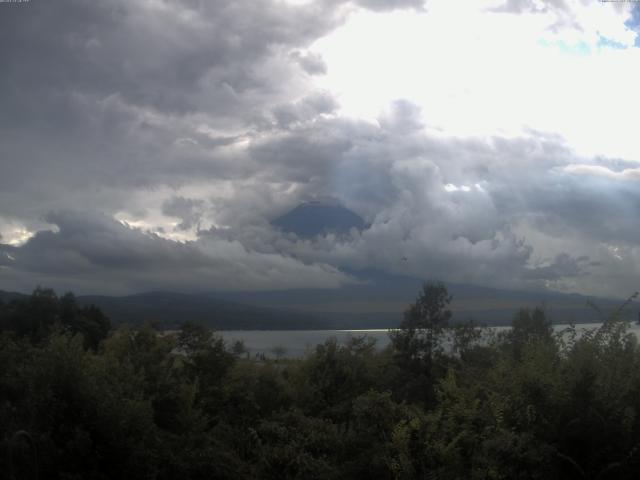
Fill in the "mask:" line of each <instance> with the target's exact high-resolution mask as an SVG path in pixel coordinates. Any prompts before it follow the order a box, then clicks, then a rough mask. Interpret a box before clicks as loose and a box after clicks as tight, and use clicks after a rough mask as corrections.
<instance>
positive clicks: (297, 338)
mask: <svg viewBox="0 0 640 480" xmlns="http://www.w3.org/2000/svg"><path fill="white" fill-rule="evenodd" d="M599 325H600V324H598V323H582V324H577V325H576V327H577V328H578V330H582V331H584V330H590V329H593V328H596V327H598V326H599ZM567 327H568V325H554V326H553V328H554V330H556V331H560V330H562V329H564V328H567ZM508 328H510V327H490V329H491V330H493V331H495V332H500V331H504V330H506V329H508ZM629 331H630V332H633V333H635V334H636V336H638V337H639V338H640V325H636V324H631V325H630V326H629ZM218 333H219V334H221V335H222V337H223V338H224V339H225V341H226V342H227V343H228V344H229V345H231V344H232V343H233V342H235V341H236V340H242V341H243V342H244V345H245V347H246V349H247V350H248V352H249V353H250V354H251V356H255V355H256V354H258V355H260V354H264V355H265V356H266V357H272V358H273V357H275V356H276V355H275V353H274V351H273V349H274V348H279V347H281V348H282V349H283V350H282V351H281V352H280V354H281V355H283V356H286V357H303V356H304V355H305V354H306V353H307V352H309V351H311V350H313V349H314V348H315V346H316V345H318V344H321V343H324V342H325V341H326V340H328V339H329V338H332V337H335V339H336V340H337V341H338V343H340V344H345V343H347V342H348V340H349V338H352V337H358V336H362V335H366V336H367V337H369V338H373V339H375V340H376V347H377V348H380V349H382V348H384V347H386V346H387V345H388V344H389V341H390V340H389V334H388V330H386V329H379V330H226V331H224V330H223V331H219V332H218Z"/></svg>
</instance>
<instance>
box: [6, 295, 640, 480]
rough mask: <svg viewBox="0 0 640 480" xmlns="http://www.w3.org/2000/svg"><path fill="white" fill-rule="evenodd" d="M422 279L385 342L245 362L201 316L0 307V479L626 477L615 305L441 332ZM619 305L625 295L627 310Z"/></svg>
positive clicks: (632, 393) (442, 301)
mask: <svg viewBox="0 0 640 480" xmlns="http://www.w3.org/2000/svg"><path fill="white" fill-rule="evenodd" d="M450 300H451V299H450V296H449V295H448V293H447V291H446V288H445V287H444V286H442V285H439V284H431V285H425V286H424V288H423V290H422V291H421V293H420V295H419V297H418V298H417V300H416V302H415V303H414V304H413V305H411V306H410V307H409V309H408V310H407V312H406V315H405V320H404V322H403V323H402V325H401V328H400V329H399V330H398V331H395V332H391V337H392V343H391V346H390V347H389V348H387V349H385V350H379V349H376V348H375V344H374V343H373V342H372V341H371V340H369V339H367V338H366V337H355V338H353V339H351V341H349V342H347V343H346V344H344V345H341V344H339V343H338V342H337V341H336V340H335V339H332V340H329V341H327V342H325V343H324V344H322V345H318V346H317V347H316V348H315V350H314V351H312V352H310V353H309V354H308V355H307V356H306V357H305V358H303V359H288V358H286V356H285V355H284V354H283V355H278V357H279V358H277V359H264V360H261V361H258V360H255V361H253V360H251V359H250V358H249V357H245V356H244V353H245V349H244V346H242V345H231V346H229V345H226V344H225V342H224V341H223V339H222V338H221V337H220V336H219V335H217V334H215V333H214V332H212V331H210V330H209V329H207V328H204V327H202V326H198V325H195V324H190V323H187V324H185V325H184V326H183V328H182V329H181V331H180V332H178V334H177V335H163V334H161V333H160V332H157V331H156V330H154V329H153V328H152V327H151V326H145V327H142V328H137V329H131V328H127V327H121V328H119V329H117V330H114V331H113V330H112V331H108V329H107V330H105V328H106V326H107V325H108V320H106V318H104V316H103V315H102V314H101V313H100V312H99V310H97V309H93V310H92V309H90V308H85V307H81V306H78V305H77V303H76V301H75V298H74V297H73V295H70V294H67V295H64V296H63V297H61V298H58V297H57V296H56V295H55V293H53V292H52V291H50V290H45V289H38V290H36V292H34V295H33V296H32V297H30V298H28V299H26V300H20V301H12V302H10V303H6V304H2V305H0V325H1V326H2V328H1V330H0V449H2V452H0V453H1V455H0V478H2V479H5V478H6V479H16V478H35V475H36V474H37V473H39V476H40V478H47V479H49V478H51V479H90V480H93V479H96V480H102V479H111V478H113V479H116V478H117V479H129V478H130V479H145V478H147V479H158V480H164V479H174V478H184V479H209V478H214V479H234V480H235V479H278V480H280V479H323V480H325V479H327V480H328V479H390V480H391V479H397V480H413V479H435V478H437V479H441V480H447V479H451V480H454V479H461V478H464V479H467V478H468V479H472V480H480V479H483V480H484V479H512V478H518V479H569V480H571V479H585V478H589V479H596V478H597V479H622V480H625V479H632V478H637V476H638V472H640V348H639V346H638V342H637V339H636V337H635V335H632V334H630V333H629V332H628V324H627V323H626V322H625V321H624V315H623V310H622V309H619V310H618V311H616V312H614V314H613V315H612V316H611V317H610V318H606V319H605V321H604V322H603V324H602V325H601V326H599V327H598V328H596V329H593V330H591V331H587V332H583V331H580V330H579V329H577V327H575V326H570V327H569V328H567V329H565V331H563V332H560V333H554V332H553V329H552V328H551V325H550V323H549V321H548V320H547V318H546V316H545V315H544V312H543V311H542V310H540V309H534V310H532V311H530V310H521V311H520V312H518V314H517V315H516V316H515V318H514V321H513V327H512V329H511V330H509V331H507V332H506V333H504V334H501V335H497V336H492V335H491V334H490V332H489V331H488V330H486V329H480V328H478V327H477V326H475V325H473V324H467V325H463V326H456V327H453V328H449V327H448V320H449V318H450V312H449V311H448V309H447V307H448V304H449V302H450ZM626 305H627V306H628V304H626Z"/></svg>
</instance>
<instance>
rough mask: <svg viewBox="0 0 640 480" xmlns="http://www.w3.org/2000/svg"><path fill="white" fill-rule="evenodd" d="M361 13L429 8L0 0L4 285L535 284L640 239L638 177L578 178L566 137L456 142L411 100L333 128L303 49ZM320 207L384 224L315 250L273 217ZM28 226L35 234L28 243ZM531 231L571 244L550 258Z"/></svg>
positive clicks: (337, 1)
mask: <svg viewBox="0 0 640 480" xmlns="http://www.w3.org/2000/svg"><path fill="white" fill-rule="evenodd" d="M530 5H531V4H530V3H527V2H507V4H506V7H507V10H509V11H512V12H514V13H519V12H523V11H527V9H530ZM548 5H549V6H548V7H547V8H549V9H551V8H553V9H555V10H557V11H558V12H560V13H562V12H564V10H563V6H562V5H563V4H562V2H555V3H553V4H548ZM355 6H359V7H364V8H369V9H371V10H375V11H383V10H387V11H389V10H393V9H396V8H413V9H420V8H422V7H423V2H422V1H415V0H396V1H393V0H387V1H382V0H359V1H357V2H353V1H351V2H348V1H344V0H320V1H317V2H315V3H312V4H310V5H304V6H293V5H288V4H286V3H285V2H280V1H278V2H276V1H267V0H235V1H231V0H224V1H223V0H216V1H211V2H200V1H187V0H185V1H173V0H165V1H161V0H159V1H154V2H125V1H123V0H105V1H101V2H90V1H82V0H64V1H62V0H61V1H57V2H45V1H43V0H31V2H28V3H25V4H21V5H20V6H19V7H18V6H17V5H12V6H10V8H8V7H7V5H5V4H1V3H0V58H2V61H3V62H2V75H0V105H2V109H0V162H1V165H0V166H1V172H0V230H2V232H3V237H2V241H3V242H5V243H4V244H1V246H0V288H9V289H16V288H18V287H17V286H16V285H19V286H20V288H22V289H25V290H30V289H31V288H32V287H33V286H34V285H35V284H37V283H41V284H45V285H52V286H56V287H58V286H59V287H58V288H62V287H64V288H73V289H78V290H79V291H93V292H101V291H104V292H107V291H116V290H117V291H122V292H125V291H136V290H137V291H139V290H148V289H152V288H177V289H181V290H197V289H215V288H284V287H286V286H292V285H293V286H325V287H335V286H339V285H341V284H344V283H345V282H348V281H350V279H349V278H348V277H346V276H344V275H342V274H341V273H340V272H339V271H338V268H341V267H351V268H365V267H375V268H379V269H382V270H385V271H391V272H395V273H406V274H411V275H417V276H421V277H424V276H439V277H441V278H444V279H447V280H459V281H476V282H482V283H483V284H484V283H491V284H494V285H501V286H505V285H506V286H522V287H531V286H532V287H536V288H541V287H544V285H545V282H546V281H562V280H563V279H583V278H586V277H587V275H586V274H587V273H589V272H591V273H592V272H593V270H594V269H601V270H602V271H605V270H606V269H609V268H612V267H611V265H614V264H615V262H617V261H618V260H617V258H618V256H619V253H617V252H619V251H620V252H621V251H622V250H616V249H624V248H628V249H632V248H633V244H634V243H636V244H637V243H638V242H640V234H639V233H638V231H637V229H635V228H634V221H635V219H636V218H637V217H638V214H639V213H640V196H639V194H638V193H637V192H638V190H637V189H636V188H634V187H635V185H636V184H632V183H630V182H632V181H633V179H632V178H631V176H630V175H627V174H624V175H626V176H627V177H629V178H628V179H627V178H626V177H625V181H616V180H615V179H614V180H612V178H613V177H611V175H610V176H609V177H611V178H609V177H603V176H599V177H598V176H589V175H583V174H582V173H581V172H582V170H585V169H584V168H583V167H580V168H582V170H580V169H577V167H576V168H574V169H573V170H567V169H566V167H567V166H568V165H578V166H581V165H585V164H588V163H589V161H588V159H583V158H578V157H577V156H576V154H575V153H574V152H572V151H571V150H570V149H569V148H568V147H567V146H566V145H565V144H564V143H563V140H562V139H561V138H560V137H557V136H553V135H548V134H543V133H540V132H528V133H526V134H525V135H523V136H521V137H520V138H502V137H499V136H497V137H490V138H457V137H447V136H445V135H441V134H439V133H438V132H434V131H432V130H427V131H425V127H426V128H427V129H428V128H429V127H430V125H429V115H428V114H429V112H428V111H427V112H422V111H421V110H420V109H419V108H418V107H417V106H416V105H413V104H412V103H410V102H407V101H404V100H398V101H396V102H394V103H393V104H392V105H390V107H389V109H388V111H387V112H386V113H384V114H383V115H381V116H380V117H379V118H378V119H377V121H375V122H365V121H360V120H355V119H350V118H346V117H344V116H341V114H340V110H339V106H340V105H339V99H338V98H336V97H334V95H333V94H332V93H331V92H326V91H319V90H317V89H315V88H313V87H312V85H311V83H310V82H311V79H312V77H315V76H318V75H323V74H324V73H325V72H326V71H327V66H326V64H325V63H324V60H323V59H322V57H321V56H319V55H318V54H314V53H310V52H309V51H307V49H308V48H309V46H310V45H311V44H312V42H313V41H314V40H316V39H317V38H319V37H321V36H323V35H325V34H326V33H328V32H330V31H331V30H332V29H334V28H336V27H337V26H339V25H341V23H342V22H343V21H344V19H345V16H346V14H347V13H348V12H349V11H350V10H351V9H353V8H355ZM560 13H559V15H560ZM562 14H564V13H562ZM598 165H600V166H604V167H606V168H608V169H610V170H612V171H616V172H617V171H623V170H624V169H625V168H626V169H627V170H629V169H630V168H631V167H632V166H633V165H618V164H616V163H614V162H612V161H609V160H606V159H604V160H602V161H601V162H600V163H598ZM605 173H606V172H605ZM624 175H623V176H624ZM614 176H615V175H614ZM594 192H596V194H595V195H594ZM318 198H333V199H337V200H339V201H340V202H341V203H343V204H345V205H346V206H347V207H349V208H351V209H353V210H354V211H355V212H357V213H358V214H360V215H361V216H362V217H363V218H364V219H365V220H366V222H367V223H368V224H369V225H370V227H369V228H368V229H367V230H365V231H364V232H362V233H358V232H354V233H353V234H352V235H351V236H348V237H347V238H344V237H341V238H338V237H335V236H331V235H328V236H326V237H320V238H316V239H312V240H302V239H298V238H296V237H295V235H286V234H282V233H280V232H277V231H275V230H274V229H273V228H272V227H271V226H270V224H269V221H270V220H271V219H273V218H275V217H277V216H279V215H282V214H283V213H285V212H286V211H287V210H288V209H291V208H293V207H295V206H296V205H297V204H298V203H299V202H301V201H306V200H313V199H318ZM78 209H82V210H83V211H85V210H86V211H89V212H97V211H100V212H102V214H95V213H90V214H89V213H84V214H77V213H70V212H74V211H77V210H78ZM50 211H56V212H58V213H56V214H47V213H48V212H50ZM114 215H115V216H116V217H117V218H120V219H126V220H128V221H130V222H131V224H130V226H126V225H123V224H122V223H120V222H117V221H115V220H114V219H113V218H114ZM132 225H137V226H138V227H139V228H134V227H133V226H132ZM23 227H24V228H25V229H26V230H29V231H30V232H32V233H33V232H37V233H36V234H35V236H33V237H32V238H31V239H30V240H28V241H26V243H24V244H23V245H21V246H17V245H18V244H19V243H20V240H21V239H24V238H26V237H24V232H23V231H22V230H21V228H23ZM147 228H148V229H150V230H153V231H155V232H157V233H162V234H166V235H167V236H169V237H171V235H174V236H173V237H171V238H192V239H193V238H195V237H194V235H197V234H199V235H200V237H199V238H197V239H196V240H193V241H186V242H176V241H172V240H169V239H167V238H163V237H161V236H159V235H156V234H154V233H150V232H149V231H144V230H143V229H147ZM51 229H53V231H52V230H51ZM522 232H525V233H526V236H525V233H522ZM189 233H190V234H192V235H193V236H192V237H188V236H186V235H187V234H189ZM534 233H535V234H540V235H545V236H546V237H545V240H547V239H552V240H554V241H558V242H559V243H558V245H557V248H556V250H557V251H554V252H552V253H545V254H541V255H542V257H543V258H539V255H537V253H536V252H537V250H539V249H540V247H541V246H542V247H544V245H542V244H540V243H539V244H537V245H536V244H534V238H533V237H534V235H533V234H534ZM529 234H531V235H529ZM181 235H184V236H181ZM528 236H530V237H531V238H528ZM565 238H568V239H569V240H564V239H565ZM584 238H589V239H592V242H591V243H589V242H587V241H585V240H584ZM560 240H562V241H560ZM9 242H13V244H9ZM601 244H602V245H601ZM568 252H571V255H569V253H568ZM603 252H604V253H603ZM597 255H601V256H602V258H600V257H597V258H595V257H594V256H597ZM402 257H406V258H407V259H409V261H407V262H401V261H400V258H402ZM580 257H584V259H582V260H581V259H580ZM603 259H604V260H603ZM607 262H613V263H607ZM615 265H617V264H615ZM628 265H631V263H628ZM616 268H618V267H616ZM632 273H633V269H632V268H631V266H629V272H628V275H627V277H625V278H628V277H630V276H632Z"/></svg>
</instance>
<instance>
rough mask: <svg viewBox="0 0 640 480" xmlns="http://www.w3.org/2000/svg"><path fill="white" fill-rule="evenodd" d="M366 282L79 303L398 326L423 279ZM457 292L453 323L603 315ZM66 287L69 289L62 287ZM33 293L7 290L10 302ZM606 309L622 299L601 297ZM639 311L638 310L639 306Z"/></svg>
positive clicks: (124, 315)
mask: <svg viewBox="0 0 640 480" xmlns="http://www.w3.org/2000/svg"><path fill="white" fill-rule="evenodd" d="M349 273H351V274H353V275H354V276H358V277H359V278H361V279H362V280H363V283H361V284H356V285H349V286H345V287H342V288H340V289H334V290H331V289H297V290H281V291H233V292H220V291H218V292H211V293H204V294H203V293H201V294H186V293H176V292H147V293H140V294H135V295H128V296H122V297H111V296H103V295H84V296H83V295H81V296H78V302H79V303H80V304H83V305H89V304H94V305H97V306H98V307H100V308H101V309H102V310H103V312H104V313H105V314H106V315H107V316H108V317H109V318H110V319H111V320H112V322H113V323H115V324H122V323H127V324H131V325H141V324H144V323H147V322H155V323H157V324H159V325H160V326H161V327H162V328H177V327H179V326H180V325H181V324H182V323H183V322H185V321H193V322H197V323H202V324H204V325H207V326H209V327H212V328H215V329H219V330H325V329H371V328H395V327H397V326H398V325H399V323H400V321H401V320H402V315H403V312H404V310H405V309H406V308H407V306H408V305H409V304H410V303H412V302H413V301H414V300H415V298H416V296H417V294H418V293H419V290H420V287H421V285H422V283H423V280H421V279H418V278H413V277H405V276H401V275H390V274H385V273H381V272H376V271H373V270H367V271H362V272H349ZM447 286H448V289H449V292H450V293H451V294H452V295H453V302H452V304H451V309H452V311H453V322H461V321H466V320H470V319H473V320H475V321H477V322H479V323H485V324H487V325H508V324H509V323H510V322H511V319H512V318H513V315H514V313H515V312H516V311H517V310H518V309H520V308H527V307H528V308H533V307H536V306H541V305H544V306H545V307H546V309H547V312H548V314H549V317H550V319H551V320H552V321H553V322H555V323H569V322H571V321H574V322H576V323H586V322H597V321H601V320H602V319H601V318H600V317H599V316H598V314H597V312H596V311H595V310H594V309H592V308H590V307H589V306H588V305H587V300H589V299H590V298H589V297H586V296H583V295H578V294H563V293H556V292H525V291H510V290H500V289H494V288H489V287H479V286H475V285H462V284H447ZM58 293H62V292H58ZM23 296H25V295H24V294H21V293H16V292H3V291H0V300H3V301H5V302H7V301H10V300H13V299H15V298H20V297H23ZM594 302H595V303H596V304H597V305H598V306H599V307H600V308H601V309H602V310H603V311H604V312H607V311H611V310H613V309H614V308H616V307H617V306H619V305H620V304H621V303H622V301H621V300H612V299H594ZM632 309H633V310H635V311H636V313H634V314H633V318H634V319H635V317H636V316H637V307H636V306H635V305H634V306H633V308H632Z"/></svg>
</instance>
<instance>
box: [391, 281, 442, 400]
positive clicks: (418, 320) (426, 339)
mask: <svg viewBox="0 0 640 480" xmlns="http://www.w3.org/2000/svg"><path fill="white" fill-rule="evenodd" d="M452 298H453V297H452V296H451V295H449V292H448V291H447V287H446V286H445V285H444V284H442V283H439V282H436V283H425V284H424V285H423V286H422V291H421V292H420V294H419V295H418V297H417V298H416V301H415V303H413V304H411V305H409V308H408V309H407V310H406V311H405V312H404V320H403V321H402V323H401V324H400V328H399V329H398V330H392V331H391V332H390V337H391V344H392V347H393V350H394V357H395V360H396V363H397V365H398V366H399V367H400V368H401V370H403V371H404V372H405V374H407V375H409V380H408V381H407V379H403V380H402V382H403V384H404V385H405V390H406V392H405V394H406V396H407V397H408V399H414V400H417V399H423V400H427V401H430V400H431V399H433V378H434V373H435V372H434V360H435V358H436V356H438V355H439V354H441V353H442V340H443V333H444V330H445V328H446V327H447V326H448V324H449V320H450V319H451V315H452V314H451V310H449V308H448V306H449V304H450V303H451V300H452Z"/></svg>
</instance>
